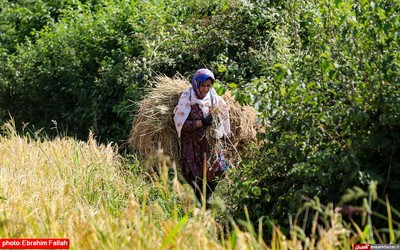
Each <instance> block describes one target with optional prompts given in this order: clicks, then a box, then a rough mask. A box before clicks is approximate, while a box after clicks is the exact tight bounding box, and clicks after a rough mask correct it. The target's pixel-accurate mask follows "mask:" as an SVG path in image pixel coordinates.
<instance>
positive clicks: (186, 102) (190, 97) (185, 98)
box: [174, 87, 231, 138]
mask: <svg viewBox="0 0 400 250" xmlns="http://www.w3.org/2000/svg"><path fill="white" fill-rule="evenodd" d="M195 104H198V105H199V107H200V109H201V111H202V112H203V116H204V117H207V116H208V115H209V114H210V111H211V109H212V108H214V107H219V108H220V109H221V112H220V113H219V115H220V117H221V118H222V122H223V128H219V129H220V130H223V131H219V133H217V134H220V135H221V137H222V136H223V135H225V136H230V135H231V129H230V121H229V109H228V106H227V104H226V102H225V101H224V99H223V98H222V97H220V96H218V95H217V93H216V92H215V90H214V89H213V88H211V89H210V91H209V92H208V93H207V95H206V96H205V97H204V98H203V99H199V98H197V96H196V94H195V92H194V90H193V88H192V87H189V88H188V89H186V90H185V91H184V92H183V93H182V95H181V97H180V99H179V102H178V105H177V106H176V107H175V109H174V121H175V128H176V132H178V137H179V138H180V137H181V131H182V127H183V124H184V123H185V121H186V119H187V118H188V116H189V113H190V110H191V106H192V105H195Z"/></svg>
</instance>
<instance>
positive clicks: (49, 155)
mask: <svg viewBox="0 0 400 250" xmlns="http://www.w3.org/2000/svg"><path fill="white" fill-rule="evenodd" d="M3 134H4V135H3V136H1V137H0V178H1V179H0V238H68V239H69V240H70V246H71V247H70V248H71V249H350V248H351V245H352V244H354V243H356V242H358V241H360V239H369V238H368V237H369V236H368V235H365V234H366V233H365V230H366V229H365V228H363V229H361V228H359V229H358V230H359V231H357V230H352V229H351V228H354V227H352V225H351V224H350V223H349V224H346V223H344V221H343V219H342V215H341V214H340V213H338V212H337V211H336V210H335V209H334V208H333V207H331V206H323V205H321V204H319V203H318V200H311V201H309V202H308V208H307V209H313V211H317V213H314V215H313V216H314V217H313V218H312V227H311V231H309V232H308V231H306V230H305V228H304V227H302V226H301V224H302V223H301V221H298V218H297V217H296V218H293V219H291V230H290V233H289V235H285V234H284V233H282V231H281V230H280V228H279V225H272V226H273V230H272V232H273V233H272V235H271V237H267V238H270V239H271V240H270V241H269V242H264V240H263V239H264V237H263V235H262V233H261V232H262V231H263V228H262V223H260V224H259V225H253V224H252V223H250V222H249V220H246V221H236V220H235V219H234V218H230V217H229V215H226V216H225V217H224V220H225V221H221V220H220V218H219V219H218V216H216V215H217V214H218V212H217V210H218V211H224V204H223V201H222V200H221V199H219V200H218V199H217V203H218V202H219V203H220V204H219V205H218V204H217V209H214V210H205V209H204V208H197V207H196V206H195V202H194V200H193V199H194V195H193V193H192V191H191V189H190V187H189V186H188V185H183V184H182V183H181V182H180V181H179V180H178V175H177V171H176V169H175V168H174V164H173V163H172V162H171V161H170V160H169V159H168V158H167V157H165V156H164V155H163V154H162V153H161V152H160V153H159V154H156V155H154V158H153V159H151V160H150V161H149V162H147V163H146V162H143V163H140V162H139V161H138V160H135V159H129V160H128V159H125V158H123V157H121V156H120V155H119V154H118V152H117V149H116V148H115V147H113V146H112V145H111V144H110V145H100V144H98V143H97V142H96V140H95V139H94V138H93V135H89V138H88V141H87V142H82V141H78V140H75V139H73V138H68V137H58V138H55V139H52V140H50V139H41V140H39V139H38V138H32V136H28V135H25V136H21V135H18V134H17V133H16V132H15V128H14V125H13V123H12V122H8V123H6V124H4V125H3ZM384 204H385V205H387V207H388V212H389V215H390V216H389V220H388V221H389V222H390V223H389V226H388V228H389V229H390V230H389V231H390V234H389V235H390V241H391V242H396V240H397V241H398V240H399V235H398V230H397V231H396V230H394V229H393V227H394V228H397V227H398V224H396V222H393V221H392V217H391V216H392V213H394V215H395V216H398V211H397V210H392V209H390V206H389V203H388V202H384ZM307 211H308V210H301V211H300V213H299V214H302V215H304V214H306V212H307ZM390 212H392V213H390ZM227 224H228V225H227ZM355 227H357V225H355ZM363 230H364V231H363ZM395 233H397V234H395ZM362 237H364V238H362Z"/></svg>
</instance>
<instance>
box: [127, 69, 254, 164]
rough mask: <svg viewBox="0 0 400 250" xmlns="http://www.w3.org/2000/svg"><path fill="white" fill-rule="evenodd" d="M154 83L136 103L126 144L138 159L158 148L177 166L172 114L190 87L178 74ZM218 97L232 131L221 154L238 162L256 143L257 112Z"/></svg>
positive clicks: (161, 77)
mask: <svg viewBox="0 0 400 250" xmlns="http://www.w3.org/2000/svg"><path fill="white" fill-rule="evenodd" d="M154 84H155V88H153V89H151V90H150V91H149V92H148V93H147V95H146V97H145V98H144V99H143V100H142V101H141V102H140V103H139V110H138V113H137V115H136V117H135V120H134V122H133V125H132V130H131V133H130V138H129V144H130V145H131V146H132V147H133V149H135V150H137V151H138V152H139V153H140V155H141V156H142V157H146V156H148V155H151V154H153V153H155V152H156V151H157V150H159V149H162V150H163V152H164V153H165V154H167V155H169V156H170V157H171V158H172V159H173V160H175V162H176V163H177V165H179V162H180V148H179V140H178V135H177V133H176V130H175V124H174V119H173V117H174V115H173V111H174V108H175V106H176V105H177V104H178V101H179V98H180V96H181V94H182V93H183V92H184V91H185V90H186V89H187V88H188V87H189V86H190V85H189V82H188V81H187V80H186V79H184V78H183V77H182V76H180V75H178V76H175V77H174V78H169V77H167V76H159V77H157V78H155V81H154ZM222 98H223V99H224V100H225V102H226V103H227V104H228V106H229V114H230V122H231V131H232V137H231V138H230V139H228V140H224V143H223V145H224V151H225V152H227V154H226V157H227V158H228V160H229V161H230V163H232V164H237V163H238V162H239V161H240V154H243V153H245V148H246V145H248V144H250V143H251V142H254V141H255V140H256V133H257V132H256V129H255V128H256V120H257V112H256V111H255V109H254V108H252V107H249V106H241V105H240V104H239V103H238V102H236V101H235V100H234V98H233V97H232V96H231V95H229V94H224V95H223V96H222ZM213 142H215V140H213ZM215 143H217V142H215ZM218 143H219V144H221V142H218Z"/></svg>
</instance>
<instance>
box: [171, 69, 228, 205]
mask: <svg viewBox="0 0 400 250" xmlns="http://www.w3.org/2000/svg"><path fill="white" fill-rule="evenodd" d="M214 81H215V78H214V74H213V73H212V72H211V71H210V70H208V69H199V70H197V71H196V73H195V74H194V76H193V79H192V86H191V87H189V88H188V89H187V90H186V91H184V92H183V93H182V95H181V97H180V99H179V102H178V105H177V106H176V107H175V109H174V121H175V127H176V131H177V133H178V137H179V138H180V142H181V163H182V164H181V165H182V175H183V177H184V178H185V179H186V181H187V182H188V183H189V184H190V185H191V186H192V187H193V189H194V191H195V194H196V197H197V199H198V200H199V201H202V195H203V192H202V191H203V173H204V171H205V172H206V174H207V175H206V180H205V181H206V184H207V188H206V194H205V199H206V200H207V201H209V199H210V197H211V194H212V193H213V191H214V190H215V188H216V186H217V178H218V177H220V176H221V175H222V173H223V169H221V168H220V167H219V165H218V164H219V163H220V162H218V161H216V159H215V157H212V155H211V145H209V142H208V141H207V138H206V132H207V127H208V126H212V123H213V116H212V115H211V110H212V109H213V108H214V107H216V106H218V107H219V108H222V112H221V114H222V116H220V117H222V123H223V126H222V128H221V129H222V133H221V131H219V132H220V133H219V134H221V135H223V136H230V134H231V131H230V124H229V112H228V107H227V105H226V103H225V101H224V100H223V99H222V98H221V97H220V96H218V95H217V93H216V92H215V90H214V89H213V88H212V85H213V83H214ZM205 162H206V169H204V165H205Z"/></svg>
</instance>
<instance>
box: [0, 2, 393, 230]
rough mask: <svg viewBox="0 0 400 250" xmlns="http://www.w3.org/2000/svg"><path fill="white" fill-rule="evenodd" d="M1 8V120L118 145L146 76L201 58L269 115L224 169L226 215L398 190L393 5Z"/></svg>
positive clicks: (277, 213) (267, 213) (290, 209)
mask: <svg viewBox="0 0 400 250" xmlns="http://www.w3.org/2000/svg"><path fill="white" fill-rule="evenodd" d="M72 2H73V3H72ZM314 2H315V1H314ZM0 8H1V9H2V12H1V19H2V24H1V27H0V31H1V37H0V43H1V44H0V45H1V46H0V57H1V58H0V59H1V60H0V77H1V82H0V115H1V116H2V120H3V121H4V120H6V119H8V114H9V113H10V114H11V115H12V116H13V117H14V118H15V120H16V121H17V122H18V123H21V122H29V123H31V124H33V125H35V126H36V128H41V127H44V128H46V130H47V131H48V133H52V132H54V131H56V130H52V129H51V128H52V127H53V126H54V124H53V122H52V121H53V120H54V121H56V122H57V126H58V128H59V129H61V131H63V132H64V131H66V130H67V131H68V132H64V133H68V134H70V135H74V136H77V137H78V138H81V139H85V138H86V137H87V134H88V130H89V129H91V130H93V131H94V132H95V133H96V134H97V135H98V137H100V140H102V141H108V140H111V141H115V142H117V143H123V141H124V140H126V139H127V137H128V133H129V129H130V123H131V121H132V118H133V115H134V112H135V108H136V107H135V103H134V102H135V101H138V100H140V99H141V98H142V97H143V95H142V94H143V92H142V91H143V87H148V86H149V85H148V80H150V79H151V78H152V77H154V76H155V75H156V74H159V73H161V74H167V75H170V76H172V75H174V74H175V73H176V72H180V73H182V74H183V75H186V76H190V75H191V74H192V73H193V72H194V71H195V70H196V69H197V68H199V67H203V66H205V67H209V68H211V69H212V70H213V71H214V72H215V73H216V75H217V78H218V79H219V80H220V84H221V86H225V88H226V89H230V90H232V91H233V92H234V94H235V96H236V98H237V99H238V100H239V101H241V102H242V103H249V104H252V105H255V106H256V107H257V108H258V109H259V110H260V112H261V116H260V117H261V118H262V119H263V120H264V121H265V122H268V123H269V126H268V127H267V130H266V133H265V134H262V135H260V137H262V138H267V139H268V141H269V143H268V144H267V145H265V146H264V147H263V148H262V149H261V150H254V152H255V153H254V155H253V156H252V157H251V158H249V159H245V161H244V162H243V166H241V167H240V171H238V173H237V175H235V176H234V177H232V178H234V182H233V184H231V185H232V186H231V187H230V188H229V190H230V192H232V193H231V196H230V200H231V202H232V204H231V210H232V212H233V213H235V214H236V215H238V216H241V214H242V213H243V209H242V207H243V205H246V206H247V207H248V209H249V212H250V214H251V215H252V216H253V218H255V219H256V218H258V217H260V216H264V217H267V218H270V219H279V220H283V221H284V220H286V219H287V217H288V214H290V213H294V212H296V210H297V208H298V207H299V206H300V205H301V204H302V202H303V201H302V197H303V196H308V197H315V196H319V197H320V198H321V199H322V200H323V201H324V202H325V203H326V202H327V201H334V202H337V201H338V199H339V198H340V197H341V195H342V194H343V192H344V191H345V190H346V189H347V188H348V187H352V186H353V185H360V186H366V185H368V183H370V181H371V180H378V182H379V185H378V187H379V189H378V191H379V195H380V196H381V197H383V196H384V194H389V195H390V197H396V192H398V191H399V189H400V183H399V181H398V180H397V179H395V177H394V176H399V174H400V173H399V172H400V159H399V156H400V152H399V151H400V149H399V145H400V143H399V140H400V135H399V133H400V132H399V131H400V124H399V121H400V119H399V115H400V104H399V101H400V93H399V92H400V89H399V70H400V69H399V67H400V52H399V30H400V18H399V16H398V13H399V12H400V4H399V3H398V2H397V1H375V2H372V1H371V2H370V1H361V0H354V1H334V2H332V1H328V0H326V1H320V2H315V3H312V2H310V1H287V2H285V3H281V2H280V1H271V2H270V1H235V0H224V1H201V0H192V1H178V0H164V1H157V3H155V2H153V1H150V2H148V1H137V2H135V1H111V0H103V1H95V0H92V1H80V2H79V1H43V0H42V1H29V0H26V1H18V3H13V2H12V1H9V2H8V1H3V2H2V3H1V6H0ZM59 131H60V130H59ZM235 178H238V179H235ZM393 205H394V206H395V207H396V206H397V207H399V206H400V204H399V201H398V200H394V201H393ZM281 224H284V222H281Z"/></svg>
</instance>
